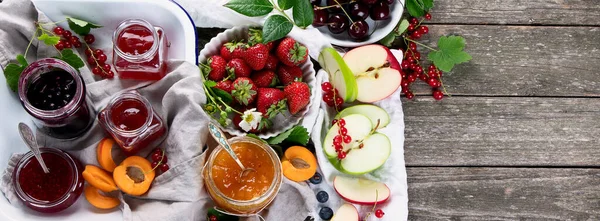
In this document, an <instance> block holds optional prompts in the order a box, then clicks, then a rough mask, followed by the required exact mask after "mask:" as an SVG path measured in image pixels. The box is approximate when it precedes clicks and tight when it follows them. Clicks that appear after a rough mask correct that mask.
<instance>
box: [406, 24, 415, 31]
mask: <svg viewBox="0 0 600 221" xmlns="http://www.w3.org/2000/svg"><path fill="white" fill-rule="evenodd" d="M406 30H408V31H414V30H415V25H413V24H410V25H408V28H406Z"/></svg>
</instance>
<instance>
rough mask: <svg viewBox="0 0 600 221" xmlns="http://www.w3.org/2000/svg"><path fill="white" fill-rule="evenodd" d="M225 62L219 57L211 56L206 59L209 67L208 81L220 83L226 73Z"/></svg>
mask: <svg viewBox="0 0 600 221" xmlns="http://www.w3.org/2000/svg"><path fill="white" fill-rule="evenodd" d="M226 64H227V61H225V59H224V58H223V57H221V56H218V55H213V56H212V57H210V58H209V59H208V65H209V66H210V72H209V73H208V79H210V80H213V81H220V80H223V78H225V75H226V74H227V72H226V71H225V66H226Z"/></svg>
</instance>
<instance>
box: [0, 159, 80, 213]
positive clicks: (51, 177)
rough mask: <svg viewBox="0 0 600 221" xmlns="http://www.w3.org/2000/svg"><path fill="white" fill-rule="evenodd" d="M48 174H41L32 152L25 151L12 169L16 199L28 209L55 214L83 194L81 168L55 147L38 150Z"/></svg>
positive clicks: (41, 170)
mask: <svg viewBox="0 0 600 221" xmlns="http://www.w3.org/2000/svg"><path fill="white" fill-rule="evenodd" d="M40 153H41V155H42V159H44V163H45V164H46V166H47V167H48V170H49V171H50V172H49V173H44V170H43V169H42V166H40V163H39V162H38V161H37V160H36V158H35V156H34V154H33V152H31V151H30V152H28V153H26V154H25V155H23V157H21V159H20V160H19V162H18V163H17V165H16V166H15V169H14V170H13V174H12V178H13V185H14V187H15V192H16V193H17V196H18V197H19V199H20V200H21V201H23V203H24V204H25V205H26V206H28V207H29V208H31V209H33V210H36V211H39V212H43V213H55V212H59V211H62V210H64V209H66V208H69V207H70V206H71V205H73V203H75V201H77V198H79V196H80V195H81V192H82V191H83V181H84V179H83V176H82V175H81V173H82V172H83V166H82V165H81V163H80V162H79V160H77V159H75V158H74V157H72V156H71V155H69V154H68V153H66V152H64V151H62V150H59V149H55V148H40Z"/></svg>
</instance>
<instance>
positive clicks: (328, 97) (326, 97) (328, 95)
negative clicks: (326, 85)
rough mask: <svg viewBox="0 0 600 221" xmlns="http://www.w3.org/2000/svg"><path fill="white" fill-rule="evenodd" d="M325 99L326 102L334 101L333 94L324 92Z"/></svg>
mask: <svg viewBox="0 0 600 221" xmlns="http://www.w3.org/2000/svg"><path fill="white" fill-rule="evenodd" d="M323 101H325V103H329V102H332V101H333V95H331V94H323Z"/></svg>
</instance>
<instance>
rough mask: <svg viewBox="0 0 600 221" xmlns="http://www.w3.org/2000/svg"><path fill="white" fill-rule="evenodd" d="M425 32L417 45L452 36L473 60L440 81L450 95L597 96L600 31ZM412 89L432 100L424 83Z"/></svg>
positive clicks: (447, 28) (473, 28) (452, 28)
mask: <svg viewBox="0 0 600 221" xmlns="http://www.w3.org/2000/svg"><path fill="white" fill-rule="evenodd" d="M429 30H430V34H429V35H427V37H424V40H423V41H421V42H423V43H425V44H426V45H433V46H435V45H436V44H437V39H438V38H439V36H443V35H450V34H457V35H461V36H463V37H465V39H466V42H467V45H466V49H465V50H466V51H467V52H469V53H470V54H471V55H472V56H473V60H471V61H470V62H469V63H464V64H460V65H458V66H456V67H455V69H454V71H453V73H448V74H446V76H444V78H443V81H444V84H445V86H446V89H447V90H448V92H449V93H451V94H457V95H492V96H498V95H499V96H596V97H598V96H600V28H597V27H541V26H530V27H524V26H485V25H431V26H430V28H429ZM429 39H434V40H435V41H436V42H430V40H429ZM420 48H423V47H420ZM421 54H422V57H424V56H426V53H421ZM428 64H429V63H427V66H428ZM413 88H414V90H413V91H414V92H415V93H418V94H431V89H430V88H429V87H428V86H427V87H426V84H425V82H419V83H418V84H417V85H413Z"/></svg>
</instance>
